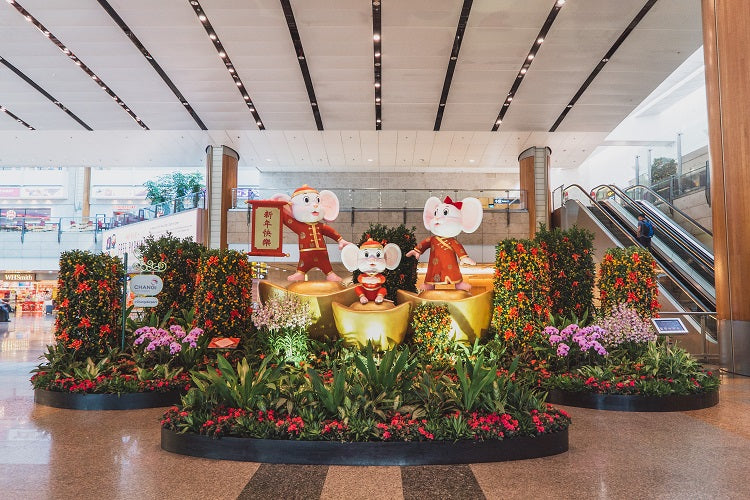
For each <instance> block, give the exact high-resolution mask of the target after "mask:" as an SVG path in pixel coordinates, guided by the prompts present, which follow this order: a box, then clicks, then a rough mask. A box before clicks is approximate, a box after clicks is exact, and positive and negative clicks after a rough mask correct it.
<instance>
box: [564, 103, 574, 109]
mask: <svg viewBox="0 0 750 500" xmlns="http://www.w3.org/2000/svg"><path fill="white" fill-rule="evenodd" d="M565 107H566V108H572V107H573V105H572V104H568V105H567V106H565Z"/></svg>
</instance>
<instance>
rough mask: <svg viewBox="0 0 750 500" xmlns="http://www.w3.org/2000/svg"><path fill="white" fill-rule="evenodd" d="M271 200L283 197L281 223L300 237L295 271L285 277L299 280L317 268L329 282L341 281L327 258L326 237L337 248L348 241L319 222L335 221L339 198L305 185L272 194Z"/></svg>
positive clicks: (329, 192) (343, 245) (330, 192)
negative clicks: (286, 192)
mask: <svg viewBox="0 0 750 500" xmlns="http://www.w3.org/2000/svg"><path fill="white" fill-rule="evenodd" d="M272 199H274V200H285V201H287V202H288V205H286V206H284V208H283V214H282V222H283V223H284V225H285V226H286V227H288V228H289V229H291V230H292V231H294V233H295V234H296V235H297V238H298V240H299V262H298V263H297V272H295V273H294V274H292V275H291V276H289V277H288V278H287V280H289V281H302V280H304V279H305V275H306V274H307V272H308V271H310V270H311V269H315V268H318V269H320V270H321V271H323V273H324V274H325V275H326V279H327V280H328V281H341V277H339V276H338V275H337V274H336V273H334V272H333V268H332V267H331V262H330V260H329V259H328V249H327V248H326V243H325V238H324V237H328V238H331V239H333V240H335V241H336V242H338V244H339V249H341V248H344V247H345V246H346V245H348V244H349V242H348V241H346V240H345V239H344V238H343V237H342V236H341V235H340V234H339V233H338V232H337V231H336V230H335V229H333V228H332V227H331V226H329V225H327V224H323V223H321V221H328V222H330V221H332V220H335V219H336V217H337V216H338V215H339V199H338V198H337V197H336V195H335V194H334V193H333V192H332V191H327V190H323V191H320V192H318V191H317V190H316V189H313V188H311V187H310V186H308V185H307V184H305V185H304V186H302V187H301V188H298V189H296V190H295V191H294V193H292V196H291V197H289V196H287V195H285V194H277V195H274V196H273V198H272Z"/></svg>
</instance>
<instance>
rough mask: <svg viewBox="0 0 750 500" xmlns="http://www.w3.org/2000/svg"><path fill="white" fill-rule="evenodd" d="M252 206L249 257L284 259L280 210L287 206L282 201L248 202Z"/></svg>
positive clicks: (281, 214) (281, 212)
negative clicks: (259, 256)
mask: <svg viewBox="0 0 750 500" xmlns="http://www.w3.org/2000/svg"><path fill="white" fill-rule="evenodd" d="M247 203H249V204H250V205H252V207H253V210H252V214H251V218H252V222H253V224H252V231H251V233H250V248H251V249H252V250H251V251H250V252H249V253H248V254H249V255H261V256H266V257H285V256H286V254H285V253H284V251H283V248H282V235H283V229H284V225H283V224H282V221H281V218H282V217H283V216H284V213H283V211H282V210H281V208H282V207H283V206H284V205H286V204H287V202H286V201H283V200H248V201H247Z"/></svg>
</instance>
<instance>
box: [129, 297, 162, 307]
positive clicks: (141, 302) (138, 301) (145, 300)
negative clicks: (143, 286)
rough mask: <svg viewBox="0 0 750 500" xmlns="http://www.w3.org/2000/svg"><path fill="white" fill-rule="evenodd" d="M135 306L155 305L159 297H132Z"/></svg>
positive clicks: (157, 303)
mask: <svg viewBox="0 0 750 500" xmlns="http://www.w3.org/2000/svg"><path fill="white" fill-rule="evenodd" d="M133 305H134V306H135V307H156V306H158V305H159V299H157V298H156V297H136V298H134V299H133Z"/></svg>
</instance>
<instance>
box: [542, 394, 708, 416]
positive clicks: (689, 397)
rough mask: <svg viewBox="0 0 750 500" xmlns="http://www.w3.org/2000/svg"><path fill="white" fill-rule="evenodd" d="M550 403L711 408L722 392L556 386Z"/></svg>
mask: <svg viewBox="0 0 750 500" xmlns="http://www.w3.org/2000/svg"><path fill="white" fill-rule="evenodd" d="M547 402H548V403H553V404H557V405H566V406H577V407H579V408H593V409H595V410H611V411H687V410H700V409H702V408H710V407H711V406H716V404H718V403H719V391H714V392H703V393H698V394H685V395H671V396H640V395H636V394H633V395H630V394H597V393H594V392H569V391H562V390H559V389H552V390H551V391H549V394H548V396H547Z"/></svg>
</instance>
